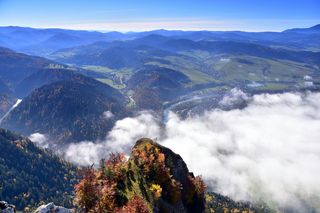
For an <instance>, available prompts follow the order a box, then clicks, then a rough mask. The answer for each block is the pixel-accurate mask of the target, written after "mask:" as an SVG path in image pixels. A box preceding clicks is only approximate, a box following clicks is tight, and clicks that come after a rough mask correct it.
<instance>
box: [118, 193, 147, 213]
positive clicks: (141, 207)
mask: <svg viewBox="0 0 320 213" xmlns="http://www.w3.org/2000/svg"><path fill="white" fill-rule="evenodd" d="M149 212H150V211H149V208H148V205H147V204H146V202H145V201H144V200H143V199H142V198H141V197H139V196H137V195H135V196H134V197H133V198H131V199H130V200H129V202H128V203H127V205H125V206H123V207H122V208H119V209H118V210H117V211H116V213H149Z"/></svg>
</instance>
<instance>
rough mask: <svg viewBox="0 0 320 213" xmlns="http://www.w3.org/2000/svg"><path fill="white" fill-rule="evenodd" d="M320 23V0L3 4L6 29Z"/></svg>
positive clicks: (30, 0) (255, 27) (254, 27)
mask: <svg viewBox="0 0 320 213" xmlns="http://www.w3.org/2000/svg"><path fill="white" fill-rule="evenodd" d="M319 23H320V0H192V1H191V0H0V26H8V25H14V26H29V27H37V28H52V27H58V28H69V29H87V30H103V31H110V30H117V31H144V30H152V29H160V28H161V29H171V30H172V29H182V30H247V31H281V30H284V29H288V28H295V27H310V26H312V25H316V24H319Z"/></svg>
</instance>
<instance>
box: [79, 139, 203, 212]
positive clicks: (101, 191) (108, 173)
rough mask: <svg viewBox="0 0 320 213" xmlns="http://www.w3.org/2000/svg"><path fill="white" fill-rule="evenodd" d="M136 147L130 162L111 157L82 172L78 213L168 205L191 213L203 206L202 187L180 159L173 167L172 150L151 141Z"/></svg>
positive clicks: (166, 207) (134, 210) (148, 210)
mask: <svg viewBox="0 0 320 213" xmlns="http://www.w3.org/2000/svg"><path fill="white" fill-rule="evenodd" d="M137 144H138V145H137ZM137 144H136V146H135V147H134V148H133V150H132V154H131V157H130V158H129V160H127V159H126V157H125V156H124V155H123V154H111V155H110V156H109V158H108V159H107V160H103V161H102V163H101V165H100V168H99V169H94V168H93V167H89V168H86V169H84V170H83V171H82V179H81V181H80V182H79V183H78V184H77V185H76V186H75V195H76V198H75V203H76V204H77V205H78V206H79V207H80V209H81V211H84V212H98V213H100V212H101V213H102V212H115V213H119V212H123V213H124V212H127V213H147V212H152V211H155V209H158V210H159V209H167V210H168V206H169V209H172V208H173V209H174V208H178V209H181V208H182V209H192V210H194V209H195V208H196V207H199V205H200V206H202V204H203V203H204V202H203V200H204V199H203V198H204V192H205V185H204V183H203V181H202V180H201V178H200V177H194V176H193V174H192V173H189V171H188V169H187V167H186V166H185V164H184V162H183V160H182V159H181V157H180V156H179V157H178V158H179V159H178V161H179V162H180V163H179V164H176V160H177V159H175V158H177V155H176V154H174V153H173V152H172V151H171V150H170V152H168V151H166V150H168V149H166V150H164V148H163V147H161V146H160V145H158V144H156V143H154V142H152V141H151V142H149V141H147V142H146V143H140V144H139V143H137ZM181 165H182V166H181ZM178 167H179V168H178ZM192 212H194V211H192ZM196 212H198V211H196Z"/></svg>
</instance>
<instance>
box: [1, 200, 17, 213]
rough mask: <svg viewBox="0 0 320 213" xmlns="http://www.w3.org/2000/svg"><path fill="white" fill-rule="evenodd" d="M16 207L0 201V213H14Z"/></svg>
mask: <svg viewBox="0 0 320 213" xmlns="http://www.w3.org/2000/svg"><path fill="white" fill-rule="evenodd" d="M15 212H16V207H15V206H14V205H11V204H8V203H7V202H5V201H0V213H15Z"/></svg>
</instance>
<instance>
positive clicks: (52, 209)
mask: <svg viewBox="0 0 320 213" xmlns="http://www.w3.org/2000/svg"><path fill="white" fill-rule="evenodd" d="M73 212H75V211H73V210H71V209H67V208H64V207H62V206H56V205H54V203H48V204H45V205H42V206H39V208H37V210H36V211H35V213H73Z"/></svg>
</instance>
